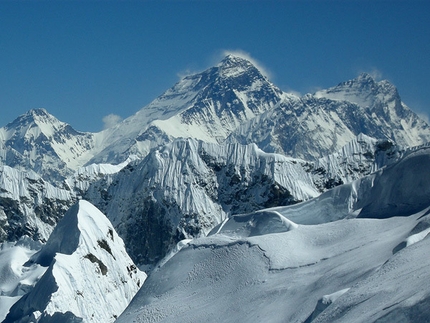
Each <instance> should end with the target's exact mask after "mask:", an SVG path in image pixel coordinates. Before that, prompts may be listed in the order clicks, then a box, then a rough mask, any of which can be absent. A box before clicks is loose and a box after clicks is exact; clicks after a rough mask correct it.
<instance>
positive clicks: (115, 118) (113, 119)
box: [102, 113, 122, 129]
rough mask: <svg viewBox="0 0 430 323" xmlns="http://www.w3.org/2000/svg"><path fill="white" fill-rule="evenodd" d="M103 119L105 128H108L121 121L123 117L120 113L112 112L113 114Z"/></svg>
mask: <svg viewBox="0 0 430 323" xmlns="http://www.w3.org/2000/svg"><path fill="white" fill-rule="evenodd" d="M102 120H103V129H108V128H111V127H113V126H115V125H116V124H118V123H120V122H121V121H122V118H121V117H120V116H119V115H116V114H113V113H111V114H108V115H107V116H104V117H103V119H102Z"/></svg>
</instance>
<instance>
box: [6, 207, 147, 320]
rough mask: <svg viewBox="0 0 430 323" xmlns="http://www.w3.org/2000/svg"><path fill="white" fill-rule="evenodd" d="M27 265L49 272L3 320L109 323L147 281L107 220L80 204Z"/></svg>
mask: <svg viewBox="0 0 430 323" xmlns="http://www.w3.org/2000/svg"><path fill="white" fill-rule="evenodd" d="M32 261H35V263H39V264H41V265H42V266H48V268H47V269H46V271H45V273H44V274H43V276H42V277H41V278H40V280H39V281H38V282H37V283H36V284H35V286H34V287H33V289H32V290H31V291H30V292H29V293H28V294H26V295H25V296H23V297H22V298H21V299H20V300H19V301H18V302H17V303H15V304H14V305H13V306H12V307H11V309H10V311H9V314H8V316H7V317H6V320H5V321H4V322H17V321H20V320H21V319H22V318H23V317H30V316H32V315H34V314H33V313H34V312H35V311H38V312H39V316H40V318H39V319H38V320H37V322H39V321H40V322H42V321H43V322H82V321H83V322H90V321H93V322H113V321H115V319H116V317H117V316H118V315H119V314H121V312H122V311H123V310H124V309H125V307H126V306H127V305H128V304H129V302H130V301H131V299H132V298H133V296H134V294H135V293H136V292H137V291H138V290H139V288H140V286H141V284H142V283H143V281H144V280H145V279H146V274H145V273H144V272H141V271H140V270H138V269H137V267H136V265H135V264H134V263H133V261H132V260H131V259H130V257H129V256H128V254H127V252H126V250H125V247H124V243H123V241H122V239H121V238H120V237H119V236H118V234H117V233H116V231H115V230H114V228H113V226H112V224H111V223H110V221H109V220H108V219H107V218H106V216H105V215H104V214H103V213H101V212H100V211H99V210H98V209H97V208H96V207H95V206H93V205H92V204H91V203H89V202H87V201H84V200H80V201H79V202H78V203H77V204H76V205H75V206H74V207H72V208H71V209H70V210H69V211H68V212H67V213H66V215H65V216H64V218H63V219H62V220H61V221H60V222H59V223H58V226H57V227H56V228H55V230H54V232H53V233H52V234H51V236H50V238H49V240H48V242H47V243H46V245H45V246H44V247H42V249H41V251H40V252H39V253H38V254H35V255H34V257H33V258H32V260H31V261H30V262H29V263H31V262H32ZM112 300H115V302H112ZM66 312H67V313H68V314H67V313H66ZM63 313H66V314H67V315H68V316H67V317H66V316H65V314H63ZM23 321H24V319H23ZM25 321H26V322H28V321H27V320H25ZM32 322H33V321H32Z"/></svg>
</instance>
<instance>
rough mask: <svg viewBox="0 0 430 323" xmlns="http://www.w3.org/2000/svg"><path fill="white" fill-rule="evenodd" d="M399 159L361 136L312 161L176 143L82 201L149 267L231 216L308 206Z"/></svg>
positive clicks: (387, 146)
mask: <svg viewBox="0 0 430 323" xmlns="http://www.w3.org/2000/svg"><path fill="white" fill-rule="evenodd" d="M401 155H402V152H401V151H400V150H399V149H398V148H397V147H396V146H395V145H394V144H392V143H390V142H387V141H378V140H376V139H373V138H370V137H367V136H365V135H360V136H358V137H357V138H356V139H355V140H354V141H352V142H351V143H349V144H348V145H347V146H345V147H343V148H342V150H340V151H339V152H336V153H334V154H332V155H329V156H326V157H323V158H321V159H320V160H318V161H316V162H314V163H313V162H307V161H304V160H301V159H295V158H291V157H285V156H283V155H279V154H273V153H271V154H269V153H265V152H263V151H262V150H260V149H259V148H258V147H257V146H256V145H254V144H250V145H240V144H217V143H206V142H203V141H198V140H195V139H177V140H175V141H173V142H172V143H171V144H166V145H165V146H163V147H161V148H159V149H156V150H153V151H152V152H150V153H149V155H148V156H147V157H146V158H144V159H143V160H141V161H140V160H136V161H135V162H133V163H130V164H128V166H127V167H125V168H123V169H122V171H120V172H118V173H115V174H113V175H111V176H108V177H105V178H102V179H100V180H99V181H96V182H93V183H92V184H90V185H89V187H88V190H87V191H86V193H85V194H84V195H83V196H84V198H85V199H87V200H89V201H91V202H92V203H94V205H96V206H97V207H98V208H100V209H101V210H102V211H103V212H104V213H105V214H106V215H107V216H108V217H109V219H110V220H111V221H112V223H113V224H114V226H115V229H116V230H117V231H118V233H119V234H120V236H121V237H122V238H123V239H124V241H125V243H126V246H127V251H128V252H129V254H130V256H131V257H132V258H133V260H134V261H135V262H137V263H138V264H140V265H142V264H146V265H148V264H149V265H154V264H155V263H156V262H158V261H159V260H160V259H161V257H163V256H164V255H165V254H166V253H167V252H168V251H169V250H170V249H171V248H172V247H173V246H174V245H175V244H176V243H177V242H178V241H179V240H181V239H185V238H187V239H190V238H196V237H199V236H202V235H206V234H207V233H208V232H209V231H210V230H211V229H212V228H213V227H214V226H216V225H217V224H219V223H221V222H222V221H223V220H224V219H226V218H227V217H229V216H231V215H234V214H240V213H248V212H251V211H256V210H260V209H264V208H267V207H271V206H279V205H290V204H295V203H298V202H301V201H305V200H308V199H310V198H312V197H316V196H318V195H319V194H320V193H321V192H325V191H326V190H327V189H329V188H332V187H334V186H336V185H339V184H342V183H347V182H350V181H352V180H354V179H358V178H360V177H363V176H365V175H368V174H370V173H372V172H374V171H376V170H378V169H380V168H381V167H383V166H385V165H388V164H390V163H393V162H395V161H396V160H397V159H398V158H400V156H401ZM154 232H156V233H157V234H154Z"/></svg>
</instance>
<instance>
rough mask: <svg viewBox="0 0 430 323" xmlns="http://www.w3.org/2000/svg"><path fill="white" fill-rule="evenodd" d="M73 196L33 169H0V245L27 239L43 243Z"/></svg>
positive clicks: (74, 199) (1, 167)
mask: <svg viewBox="0 0 430 323" xmlns="http://www.w3.org/2000/svg"><path fill="white" fill-rule="evenodd" d="M75 202H76V195H75V194H74V193H73V192H72V191H70V190H68V189H64V188H58V187H56V186H54V185H52V184H51V183H49V182H47V181H46V180H44V179H43V178H42V177H40V176H39V175H38V174H36V173H35V172H34V171H32V170H28V171H22V170H18V169H15V168H12V167H9V166H0V242H3V241H17V240H18V239H19V238H20V237H22V236H28V237H30V238H32V239H33V240H36V241H41V242H46V240H47V239H48V237H49V235H50V234H51V232H52V230H53V229H54V227H55V225H56V224H57V222H58V220H59V219H61V218H62V216H63V215H64V213H65V212H66V211H67V210H68V209H69V207H71V206H72V205H73V204H74V203H75Z"/></svg>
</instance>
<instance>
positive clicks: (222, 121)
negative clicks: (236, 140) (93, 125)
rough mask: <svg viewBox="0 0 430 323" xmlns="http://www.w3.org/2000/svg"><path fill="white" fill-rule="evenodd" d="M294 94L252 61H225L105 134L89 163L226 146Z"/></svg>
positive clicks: (192, 77) (184, 80) (183, 81)
mask: <svg viewBox="0 0 430 323" xmlns="http://www.w3.org/2000/svg"><path fill="white" fill-rule="evenodd" d="M289 96H290V95H288V94H285V93H283V92H282V91H281V90H280V89H279V88H277V87H276V86H274V85H273V84H272V83H271V82H270V81H269V80H268V79H267V77H265V76H264V75H263V74H262V73H261V72H260V71H259V70H258V69H257V68H256V67H255V66H254V65H253V64H252V63H251V62H250V61H248V60H246V59H243V58H240V57H237V56H233V55H228V56H226V57H225V58H224V59H223V60H222V61H221V63H220V64H219V65H217V66H215V67H211V68H209V69H207V70H205V71H203V72H201V73H197V74H194V75H189V76H186V77H184V78H182V79H181V80H180V81H179V82H178V83H177V84H175V85H174V86H173V87H172V88H170V89H169V90H167V91H166V92H165V93H164V94H163V95H161V96H160V97H158V98H156V99H155V100H154V101H153V102H151V103H150V104H149V105H147V106H145V107H143V108H142V109H141V110H139V111H138V112H137V113H136V114H135V115H133V116H131V117H129V118H127V119H125V120H124V121H123V122H121V123H120V124H118V125H116V126H115V127H114V128H112V129H108V130H106V131H104V133H103V138H104V140H103V142H104V143H105V144H104V145H105V147H106V148H104V150H103V151H102V152H100V153H98V154H97V155H96V156H95V157H94V158H93V159H92V160H91V162H95V163H100V162H109V163H112V162H116V163H119V162H122V161H123V160H125V159H126V158H127V157H128V156H129V155H130V154H134V155H139V156H145V155H146V154H147V153H148V152H149V151H150V149H151V148H154V147H157V146H159V145H162V144H165V143H168V142H170V141H172V139H173V138H181V137H182V138H188V137H191V138H195V139H200V140H203V141H206V142H215V143H216V142H218V143H219V142H222V141H224V140H225V138H226V137H227V136H228V135H229V134H230V133H231V132H232V131H233V130H235V129H236V128H237V127H238V126H239V125H240V124H242V123H244V122H245V121H247V120H250V119H252V118H254V117H255V116H257V115H259V114H261V113H262V112H264V111H267V110H270V109H272V108H273V107H274V106H275V105H276V104H277V103H278V102H280V101H281V100H283V99H284V98H286V97H289Z"/></svg>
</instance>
